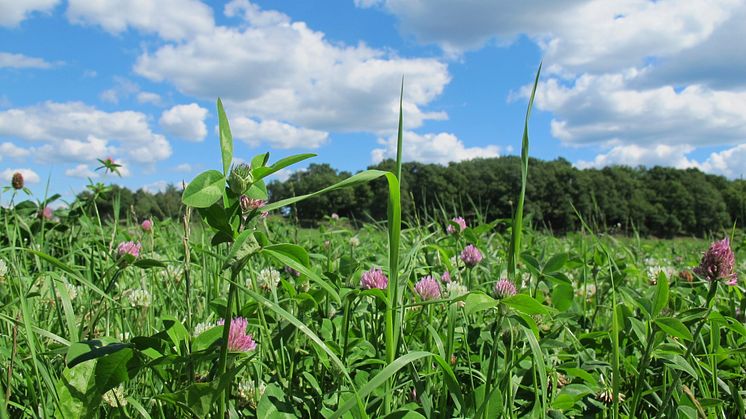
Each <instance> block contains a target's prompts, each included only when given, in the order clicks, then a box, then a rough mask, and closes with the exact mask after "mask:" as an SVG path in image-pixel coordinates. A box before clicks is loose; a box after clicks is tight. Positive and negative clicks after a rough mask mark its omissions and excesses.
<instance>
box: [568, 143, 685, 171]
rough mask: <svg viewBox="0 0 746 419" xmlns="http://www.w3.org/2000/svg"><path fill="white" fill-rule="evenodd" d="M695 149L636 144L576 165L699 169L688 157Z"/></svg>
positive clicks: (678, 146) (618, 147) (585, 166)
mask: <svg viewBox="0 0 746 419" xmlns="http://www.w3.org/2000/svg"><path fill="white" fill-rule="evenodd" d="M693 150H694V147H692V146H690V145H687V144H684V145H674V146H671V145H666V144H659V145H653V146H640V145H636V144H631V145H620V146H616V147H613V148H612V149H611V150H610V151H609V152H607V153H602V154H599V155H597V156H596V158H595V159H593V161H584V160H581V161H578V162H577V163H576V164H575V165H576V166H578V167H579V168H581V169H586V168H589V167H597V168H598V167H605V166H612V165H624V166H631V167H636V166H647V167H651V166H673V167H676V168H679V169H684V168H688V167H697V166H698V164H697V162H695V161H693V160H689V159H688V158H687V157H686V155H687V154H689V153H691V152H692V151H693Z"/></svg>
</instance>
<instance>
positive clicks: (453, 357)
mask: <svg viewBox="0 0 746 419" xmlns="http://www.w3.org/2000/svg"><path fill="white" fill-rule="evenodd" d="M457 363H458V358H456V355H455V354H451V365H456V364H457Z"/></svg>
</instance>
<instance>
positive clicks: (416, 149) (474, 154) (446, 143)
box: [371, 131, 500, 164]
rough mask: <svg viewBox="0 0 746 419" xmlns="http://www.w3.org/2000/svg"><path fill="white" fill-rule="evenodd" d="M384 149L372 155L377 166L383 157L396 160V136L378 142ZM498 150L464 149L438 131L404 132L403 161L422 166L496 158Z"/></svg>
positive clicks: (484, 148)
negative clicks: (414, 162)
mask: <svg viewBox="0 0 746 419" xmlns="http://www.w3.org/2000/svg"><path fill="white" fill-rule="evenodd" d="M378 142H379V144H381V145H383V146H384V147H383V148H376V149H374V150H373V151H372V152H371V159H372V160H373V162H374V163H378V162H380V161H381V160H384V159H386V158H396V146H397V138H396V135H393V136H390V137H388V138H386V139H380V140H379V141H378ZM499 155H500V148H499V147H497V146H495V145H488V146H486V147H466V146H465V145H464V143H463V141H461V140H459V139H458V138H457V137H456V136H455V135H453V134H450V133H446V132H441V133H437V134H417V133H415V132H412V131H405V132H404V136H403V144H402V158H403V159H404V160H405V161H418V162H422V163H438V164H448V163H449V162H458V161H462V160H471V159H475V158H478V157H498V156H499Z"/></svg>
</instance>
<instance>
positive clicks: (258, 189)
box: [246, 180, 269, 200]
mask: <svg viewBox="0 0 746 419" xmlns="http://www.w3.org/2000/svg"><path fill="white" fill-rule="evenodd" d="M246 196H248V197H249V198H253V199H263V200H266V199H268V198H269V192H267V185H265V184H264V181H263V180H258V181H255V182H254V183H252V184H251V187H249V190H248V191H246Z"/></svg>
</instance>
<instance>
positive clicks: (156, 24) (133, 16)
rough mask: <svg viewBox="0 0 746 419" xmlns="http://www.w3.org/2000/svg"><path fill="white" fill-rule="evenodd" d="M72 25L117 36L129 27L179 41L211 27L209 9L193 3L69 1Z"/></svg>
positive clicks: (171, 0)
mask: <svg viewBox="0 0 746 419" xmlns="http://www.w3.org/2000/svg"><path fill="white" fill-rule="evenodd" d="M67 17H68V19H69V20H70V21H71V22H72V23H78V24H89V25H100V26H101V27H102V28H103V29H104V30H106V31H108V32H110V33H114V34H119V33H122V32H124V31H125V30H127V29H128V28H133V29H136V30H140V31H143V32H146V33H156V34H158V36H160V37H161V38H163V39H169V40H179V39H184V38H186V37H189V36H192V35H193V34H195V33H200V32H208V31H210V30H211V29H212V27H213V19H212V9H210V8H209V7H208V6H207V5H206V4H204V3H202V2H200V1H197V0H130V1H124V2H123V1H118V0H97V1H89V0H69V1H68V8H67Z"/></svg>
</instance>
